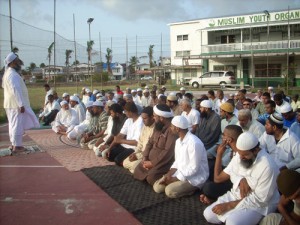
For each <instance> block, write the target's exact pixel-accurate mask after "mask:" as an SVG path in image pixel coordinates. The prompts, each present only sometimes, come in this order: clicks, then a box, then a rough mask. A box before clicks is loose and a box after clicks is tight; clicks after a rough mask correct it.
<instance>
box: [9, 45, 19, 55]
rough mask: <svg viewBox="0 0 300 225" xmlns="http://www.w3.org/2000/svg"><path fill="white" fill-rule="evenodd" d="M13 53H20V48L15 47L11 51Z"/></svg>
mask: <svg viewBox="0 0 300 225" xmlns="http://www.w3.org/2000/svg"><path fill="white" fill-rule="evenodd" d="M11 51H12V52H13V53H16V54H17V53H18V52H19V48H18V47H17V46H14V47H13V49H12V50H11Z"/></svg>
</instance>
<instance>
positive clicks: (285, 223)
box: [259, 170, 300, 225]
mask: <svg viewBox="0 0 300 225" xmlns="http://www.w3.org/2000/svg"><path fill="white" fill-rule="evenodd" d="M277 185H278V189H279V191H280V193H281V194H282V195H281V198H280V201H279V204H278V206H277V208H278V211H279V213H271V214H269V215H267V216H266V217H265V218H263V219H262V221H260V223H259V225H298V224H300V173H299V172H297V171H294V170H282V171H281V172H280V174H279V176H278V178H277ZM290 203H294V208H293V210H292V211H290V210H289V209H288V208H289V204H290Z"/></svg>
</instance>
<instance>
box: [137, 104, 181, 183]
mask: <svg viewBox="0 0 300 225" xmlns="http://www.w3.org/2000/svg"><path fill="white" fill-rule="evenodd" d="M153 111H154V119H155V125H154V126H155V127H154V132H153V135H152V136H151V138H150V139H149V142H148V144H147V145H146V148H145V150H144V152H143V160H142V162H140V163H139V164H138V165H137V167H136V168H135V170H134V173H133V177H134V178H135V179H138V180H147V182H148V183H149V184H151V185H153V184H154V182H155V181H157V180H158V179H159V178H161V177H162V176H163V175H164V174H166V173H167V172H168V170H169V169H170V167H171V165H172V164H173V162H174V147H175V141H176V139H177V135H175V134H174V133H173V132H172V131H171V120H172V118H173V113H172V111H171V109H170V107H169V106H167V105H163V104H158V105H156V106H154V108H153Z"/></svg>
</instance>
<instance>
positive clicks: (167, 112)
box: [153, 104, 174, 118]
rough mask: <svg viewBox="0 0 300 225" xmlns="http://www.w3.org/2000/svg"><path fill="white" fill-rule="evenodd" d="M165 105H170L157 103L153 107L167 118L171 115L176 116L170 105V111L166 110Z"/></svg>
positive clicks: (157, 112) (154, 110)
mask: <svg viewBox="0 0 300 225" xmlns="http://www.w3.org/2000/svg"><path fill="white" fill-rule="evenodd" d="M163 107H168V106H167V105H162V104H160V105H155V106H154V107H153V112H154V113H155V114H156V115H158V116H161V117H165V118H171V117H173V116H174V115H173V112H172V110H171V109H170V108H169V107H168V109H169V110H170V111H165V110H163ZM165 109H166V108H165Z"/></svg>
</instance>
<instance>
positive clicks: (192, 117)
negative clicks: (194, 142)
mask: <svg viewBox="0 0 300 225" xmlns="http://www.w3.org/2000/svg"><path fill="white" fill-rule="evenodd" d="M181 115H182V116H184V117H185V118H186V119H187V120H188V122H189V130H192V126H193V125H198V124H199V121H200V113H199V112H198V110H196V109H193V108H192V109H191V111H190V112H189V114H187V113H186V112H185V111H183V112H182V113H181Z"/></svg>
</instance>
